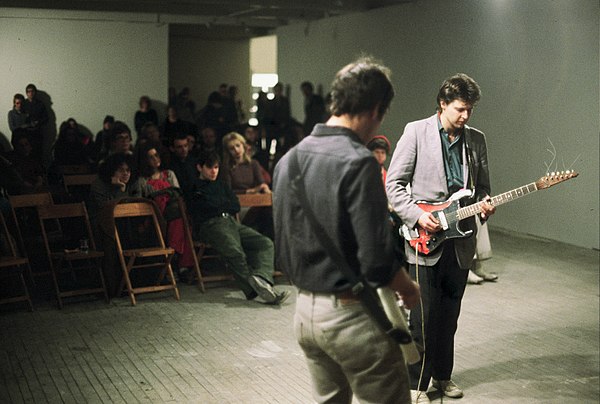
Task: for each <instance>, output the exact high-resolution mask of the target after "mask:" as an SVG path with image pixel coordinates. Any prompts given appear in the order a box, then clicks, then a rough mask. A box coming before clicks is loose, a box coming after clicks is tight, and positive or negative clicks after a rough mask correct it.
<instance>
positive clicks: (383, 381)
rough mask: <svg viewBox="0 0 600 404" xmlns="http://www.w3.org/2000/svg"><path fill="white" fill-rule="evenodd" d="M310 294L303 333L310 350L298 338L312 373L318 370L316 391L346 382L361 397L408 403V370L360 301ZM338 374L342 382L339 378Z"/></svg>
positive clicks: (338, 390) (336, 387)
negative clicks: (310, 305) (306, 326)
mask: <svg viewBox="0 0 600 404" xmlns="http://www.w3.org/2000/svg"><path fill="white" fill-rule="evenodd" d="M302 296H303V295H302V293H301V294H300V296H299V299H300V302H303V301H306V300H307V298H304V299H303V298H302ZM311 296H312V298H313V305H312V310H313V311H312V313H311V314H312V317H310V319H312V323H311V326H312V328H308V330H307V332H306V335H307V339H308V340H309V341H310V345H309V347H311V348H312V350H307V349H306V348H305V346H306V344H303V340H299V341H300V344H301V346H303V349H305V353H306V354H307V359H308V363H309V366H311V368H312V369H313V370H311V374H313V377H314V374H315V373H316V374H321V375H322V376H321V378H319V379H318V380H320V383H319V386H321V388H322V391H321V392H320V396H321V397H323V396H326V395H327V394H325V393H328V394H330V395H331V394H332V391H334V392H335V394H336V395H337V396H338V397H340V395H341V394H342V392H345V391H346V388H345V387H344V386H345V384H346V383H348V384H349V385H350V387H351V390H352V391H353V392H354V394H355V395H356V397H357V399H358V400H359V401H360V402H361V403H410V389H409V386H408V374H407V370H406V365H405V364H404V359H403V357H402V353H401V351H400V347H399V346H398V345H397V344H396V343H395V342H394V341H393V340H392V339H391V338H390V337H388V336H387V335H385V333H384V332H383V331H382V330H381V329H380V328H379V326H378V325H377V324H376V323H375V321H374V320H373V319H372V318H371V317H370V316H369V315H368V314H367V313H366V312H365V309H364V306H363V305H362V303H361V302H359V301H357V302H352V303H350V304H341V303H340V301H338V300H336V299H335V298H334V297H332V296H330V295H325V296H323V295H318V294H316V295H315V294H313V295H309V296H308V298H310V297H311ZM300 328H301V327H300ZM315 369H316V370H315ZM331 372H333V373H335V372H338V373H339V376H335V377H334V376H332V375H331V374H330V373H331ZM342 374H343V375H344V376H345V379H346V380H347V382H345V383H344V382H343V380H341V379H340V378H341V377H342V376H341V375H342ZM332 377H334V378H333V379H332ZM322 379H326V380H322ZM315 398H316V396H315ZM329 400H330V401H329V402H336V403H338V402H349V401H341V400H337V399H332V398H329ZM323 402H326V400H325V401H323Z"/></svg>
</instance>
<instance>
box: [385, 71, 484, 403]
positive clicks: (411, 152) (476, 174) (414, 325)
mask: <svg viewBox="0 0 600 404" xmlns="http://www.w3.org/2000/svg"><path fill="white" fill-rule="evenodd" d="M479 98H480V89H479V85H478V84H477V83H476V82H475V81H474V80H473V79H472V78H470V77H469V76H467V75H465V74H457V75H455V76H453V77H450V78H448V79H447V80H445V81H444V83H442V86H441V87H440V90H439V93H438V96H437V105H438V107H437V113H436V114H434V115H433V116H431V117H429V118H426V119H423V120H419V121H415V122H410V123H409V124H407V125H406V128H405V129H404V133H403V135H402V137H401V138H400V140H399V141H398V144H397V146H396V149H395V151H394V154H393V157H392V160H391V162H390V167H389V170H388V176H387V182H386V191H387V195H388V199H389V201H390V204H391V205H392V208H393V209H394V211H395V212H396V213H397V214H398V215H399V216H400V218H401V219H402V221H403V222H404V224H405V225H406V226H407V227H408V228H409V229H417V230H420V231H421V232H427V233H429V235H431V236H433V237H434V236H435V233H436V232H440V231H441V230H442V229H443V225H444V223H441V221H440V219H438V218H437V217H436V216H435V215H434V213H432V211H427V210H425V209H424V208H423V207H422V206H420V205H418V204H417V203H416V202H417V201H427V202H430V203H436V202H443V201H446V200H447V199H448V198H449V197H450V196H451V195H452V194H454V193H455V192H458V191H459V190H461V189H464V190H470V191H471V192H472V196H470V197H464V198H462V199H461V203H462V204H463V205H470V204H473V203H476V202H478V201H486V200H489V196H488V195H489V193H490V182H489V172H488V161H487V148H486V142H485V136H484V134H483V133H482V132H480V131H478V130H477V129H474V128H470V127H468V126H467V125H466V123H467V122H468V120H469V118H470V117H471V114H472V112H473V108H474V106H475V104H476V103H477V102H478V101H479ZM465 193H466V192H465ZM494 212H495V208H494V206H492V205H491V204H489V203H483V204H482V207H481V214H480V217H481V219H483V220H485V219H487V218H488V217H489V216H490V215H492V214H493V213H494ZM442 219H443V218H442ZM461 229H462V230H463V231H465V232H468V231H469V230H472V233H471V235H470V236H469V237H466V238H451V239H448V240H446V241H444V242H443V243H441V245H440V246H439V247H438V248H435V249H434V250H433V251H428V253H427V254H419V253H417V252H415V249H414V248H413V247H412V246H411V245H410V244H409V243H408V241H407V242H405V244H406V245H405V249H406V256H407V260H408V262H409V263H410V273H411V276H412V277H413V279H414V280H416V281H417V283H419V285H420V287H421V296H422V304H421V305H418V306H417V307H416V308H415V309H414V310H412V312H411V315H410V326H411V332H412V334H413V338H414V340H415V342H416V343H417V344H421V345H423V348H424V350H425V352H424V355H423V356H422V358H423V359H422V361H424V362H425V363H424V366H423V368H422V363H421V362H419V363H417V364H415V365H411V366H409V374H410V378H411V389H412V390H416V392H414V394H416V395H417V396H418V398H417V400H418V402H426V401H428V399H427V398H426V396H425V394H419V393H418V392H419V391H421V392H425V391H426V390H427V388H428V386H429V382H430V379H433V381H432V384H433V387H434V388H437V389H438V390H440V391H441V392H442V393H443V394H444V395H446V396H448V397H453V398H459V397H462V396H463V391H462V390H461V389H460V388H459V387H458V386H457V385H456V384H454V382H453V381H452V378H451V376H452V368H453V365H454V335H455V333H456V329H457V324H458V317H459V314H460V305H461V300H462V296H463V294H464V290H465V286H466V282H467V275H468V272H469V269H470V268H471V266H472V264H473V256H474V254H475V248H476V238H475V235H476V232H477V229H476V224H475V218H474V217H470V218H467V219H465V220H464V221H462V222H461ZM440 234H441V233H440ZM417 247H419V246H417ZM421 251H423V250H421ZM423 331H424V336H423ZM421 370H422V371H421Z"/></svg>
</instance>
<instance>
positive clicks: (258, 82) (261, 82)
mask: <svg viewBox="0 0 600 404" xmlns="http://www.w3.org/2000/svg"><path fill="white" fill-rule="evenodd" d="M278 80H279V76H277V75H276V74H272V73H254V74H253V75H252V87H260V88H262V90H263V91H265V92H267V91H268V90H269V88H270V87H273V86H274V85H275V84H277V81H278Z"/></svg>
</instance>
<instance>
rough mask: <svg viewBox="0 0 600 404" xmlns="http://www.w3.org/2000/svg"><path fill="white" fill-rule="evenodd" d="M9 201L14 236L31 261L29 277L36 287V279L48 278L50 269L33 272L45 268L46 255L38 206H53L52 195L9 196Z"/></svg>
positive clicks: (44, 193) (45, 193)
mask: <svg viewBox="0 0 600 404" xmlns="http://www.w3.org/2000/svg"><path fill="white" fill-rule="evenodd" d="M8 201H9V203H10V206H11V213H12V221H13V224H14V234H15V236H16V237H15V238H16V241H17V246H18V250H19V251H20V253H21V255H22V256H23V257H25V258H28V260H29V266H28V267H27V268H28V269H27V271H28V276H29V279H30V281H31V284H32V285H33V286H35V278H36V277H38V276H48V275H50V273H51V271H50V268H47V270H44V271H33V270H32V268H31V266H34V267H36V268H37V267H39V266H42V267H44V268H45V264H46V254H45V250H44V247H43V241H42V238H41V229H40V228H39V219H38V216H37V215H38V213H37V207H38V206H44V205H53V204H54V200H53V199H52V194H50V193H49V192H43V193H38V194H26V195H9V197H8ZM54 227H55V228H59V227H60V226H59V223H58V222H55V226H54Z"/></svg>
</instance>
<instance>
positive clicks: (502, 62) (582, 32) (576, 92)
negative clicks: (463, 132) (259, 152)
mask: <svg viewBox="0 0 600 404" xmlns="http://www.w3.org/2000/svg"><path fill="white" fill-rule="evenodd" d="M599 15H600V10H599V4H598V1H597V0H554V1H548V0H528V1H519V0H460V1H459V0H457V1H445V2H440V1H435V0H422V1H420V0H419V1H415V2H413V3H409V4H402V5H398V6H394V7H389V8H386V9H380V10H374V11H371V12H368V13H364V14H357V15H352V16H346V17H339V18H335V19H330V20H326V21H321V22H317V23H311V24H309V25H307V24H298V25H293V26H287V27H282V28H280V29H278V30H277V36H278V70H279V71H278V73H279V75H280V80H281V81H283V82H286V83H290V84H291V85H292V89H293V91H292V98H291V103H292V108H293V111H292V113H293V115H294V116H295V117H296V118H298V119H299V120H302V119H303V118H304V115H303V112H302V97H301V94H300V92H299V90H298V86H299V85H300V83H301V82H302V81H303V80H310V81H312V82H313V83H315V84H316V85H318V84H323V85H324V86H325V88H327V87H328V85H329V83H330V82H331V80H332V78H333V75H334V74H335V72H336V71H337V70H339V68H340V67H342V66H343V65H344V64H346V63H348V62H350V61H352V60H353V59H354V58H355V57H356V56H358V55H360V54H361V53H368V54H371V55H373V56H375V57H377V58H379V59H381V60H382V61H383V62H384V63H385V64H387V65H388V66H389V67H390V68H391V69H392V71H393V80H394V84H395V89H396V93H397V96H396V98H395V100H394V102H393V104H392V108H391V110H390V113H389V114H388V116H387V117H386V120H385V122H384V125H383V128H382V132H383V133H384V134H386V135H387V136H389V137H390V138H391V139H392V140H393V141H394V142H395V141H396V140H397V139H398V137H399V136H400V135H401V133H402V131H403V128H404V125H405V124H406V123H407V122H409V121H412V120H415V119H419V118H423V117H426V116H429V115H430V114H432V113H433V112H434V108H435V96H436V94H437V89H438V88H439V85H440V84H441V82H442V81H443V80H444V78H446V77H448V76H450V75H452V74H454V73H456V72H464V73H467V74H469V75H471V76H472V77H474V78H475V79H476V80H477V81H478V82H479V84H480V85H481V88H482V92H483V96H482V100H481V102H480V104H479V105H478V107H477V108H476V111H475V114H474V115H473V117H472V120H471V124H472V125H473V126H475V127H478V128H480V129H481V130H483V131H484V132H485V133H486V134H487V138H488V149H489V153H490V164H491V176H492V186H493V194H497V193H501V192H505V191H508V190H510V189H513V188H515V187H517V186H520V185H523V184H526V183H529V182H532V181H534V180H536V179H537V178H539V177H540V176H541V175H543V174H544V173H545V172H546V168H545V165H544V163H545V162H550V160H551V156H550V155H549V153H548V152H547V151H546V149H547V148H549V147H550V144H549V140H548V139H550V140H551V142H552V143H553V144H554V146H555V147H556V150H557V153H558V168H559V169H563V167H566V168H568V167H570V166H571V164H572V163H573V165H572V168H574V169H576V170H577V171H579V172H580V173H581V174H580V176H579V177H578V178H577V179H574V180H571V181H569V182H566V183H564V184H559V185H557V186H556V187H555V188H551V189H549V190H546V191H542V192H539V193H536V194H534V195H530V196H527V197H526V198H524V199H522V200H519V201H515V202H512V203H511V204H508V205H504V206H502V207H500V208H499V209H498V213H497V214H496V216H495V217H494V218H493V221H492V222H491V225H492V226H498V227H502V228H506V229H510V230H514V231H516V232H522V233H528V234H533V235H537V236H541V237H546V238H550V239H555V240H560V241H564V242H567V243H571V244H576V245H580V246H584V247H592V248H599V230H598V229H599V225H600V224H599V216H598V209H599V195H598V193H599V192H598V189H599V184H598V180H599V132H600V123H599V110H600V105H599V71H598V66H599V57H598V53H599V40H598V37H599V36H598V32H599ZM563 161H564V164H563Z"/></svg>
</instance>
